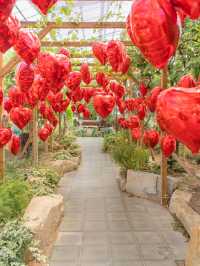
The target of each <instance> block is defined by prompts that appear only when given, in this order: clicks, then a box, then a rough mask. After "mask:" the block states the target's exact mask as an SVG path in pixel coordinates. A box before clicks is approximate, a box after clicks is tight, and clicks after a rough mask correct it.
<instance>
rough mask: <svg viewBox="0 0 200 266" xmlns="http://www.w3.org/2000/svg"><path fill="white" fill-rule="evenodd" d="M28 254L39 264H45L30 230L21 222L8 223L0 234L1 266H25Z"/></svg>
mask: <svg viewBox="0 0 200 266" xmlns="http://www.w3.org/2000/svg"><path fill="white" fill-rule="evenodd" d="M28 252H30V253H31V254H32V257H33V259H35V260H37V261H38V262H45V257H44V256H42V255H41V252H40V250H39V248H38V243H37V242H36V241H35V240H33V234H32V233H31V232H30V230H29V229H28V228H27V227H25V226H24V225H23V224H22V223H21V222H19V221H12V222H10V223H7V224H6V225H5V226H4V228H3V230H2V232H1V233H0V266H25V265H26V264H25V258H26V255H27V253H28Z"/></svg>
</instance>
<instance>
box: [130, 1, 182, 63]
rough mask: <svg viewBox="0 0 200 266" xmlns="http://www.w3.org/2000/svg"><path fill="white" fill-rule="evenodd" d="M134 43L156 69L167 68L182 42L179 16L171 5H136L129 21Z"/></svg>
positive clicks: (145, 3)
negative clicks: (180, 40)
mask: <svg viewBox="0 0 200 266" xmlns="http://www.w3.org/2000/svg"><path fill="white" fill-rule="evenodd" d="M128 23H130V24H129V30H130V31H131V34H130V33H129V35H131V37H132V41H133V43H134V44H135V45H136V46H137V47H138V48H139V49H140V50H141V52H142V54H143V56H144V57H145V58H146V59H147V60H148V61H149V62H150V63H151V64H153V65H154V66H155V67H157V68H164V67H165V66H166V65H167V64H168V61H169V59H170V58H171V57H172V56H173V55H174V53H175V51H176V48H177V45H178V39H179V28H178V24H177V14H176V11H175V9H174V6H173V5H172V3H171V2H170V1H168V0H167V1H163V0H138V1H133V4H132V9H131V13H130V20H129V22H128Z"/></svg>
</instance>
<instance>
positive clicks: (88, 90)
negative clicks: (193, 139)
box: [83, 88, 95, 103]
mask: <svg viewBox="0 0 200 266" xmlns="http://www.w3.org/2000/svg"><path fill="white" fill-rule="evenodd" d="M94 91H95V90H94V89H93V88H85V89H84V90H83V98H84V100H85V101H86V103H89V102H90V100H91V98H92V96H93V94H94Z"/></svg>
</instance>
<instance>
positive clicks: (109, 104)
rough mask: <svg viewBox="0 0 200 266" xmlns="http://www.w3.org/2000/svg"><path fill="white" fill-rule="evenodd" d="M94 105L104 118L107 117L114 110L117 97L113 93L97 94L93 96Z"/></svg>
mask: <svg viewBox="0 0 200 266" xmlns="http://www.w3.org/2000/svg"><path fill="white" fill-rule="evenodd" d="M93 105H94V109H95V111H96V112H97V113H98V114H99V115H100V116H101V117H102V118H106V117H107V116H109V114H111V113H112V111H113V108H114V106H115V99H114V97H113V96H111V95H95V96H94V98H93Z"/></svg>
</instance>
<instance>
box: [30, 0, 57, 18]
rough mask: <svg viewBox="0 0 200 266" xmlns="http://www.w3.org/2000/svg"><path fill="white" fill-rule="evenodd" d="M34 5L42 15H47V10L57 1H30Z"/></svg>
mask: <svg viewBox="0 0 200 266" xmlns="http://www.w3.org/2000/svg"><path fill="white" fill-rule="evenodd" d="M31 1H32V3H33V4H34V5H36V7H37V8H38V9H39V10H40V11H41V12H42V13H43V14H44V15H47V13H48V10H49V9H50V8H51V7H52V6H53V5H55V3H57V2H58V0H42V1H41V0H31Z"/></svg>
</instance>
